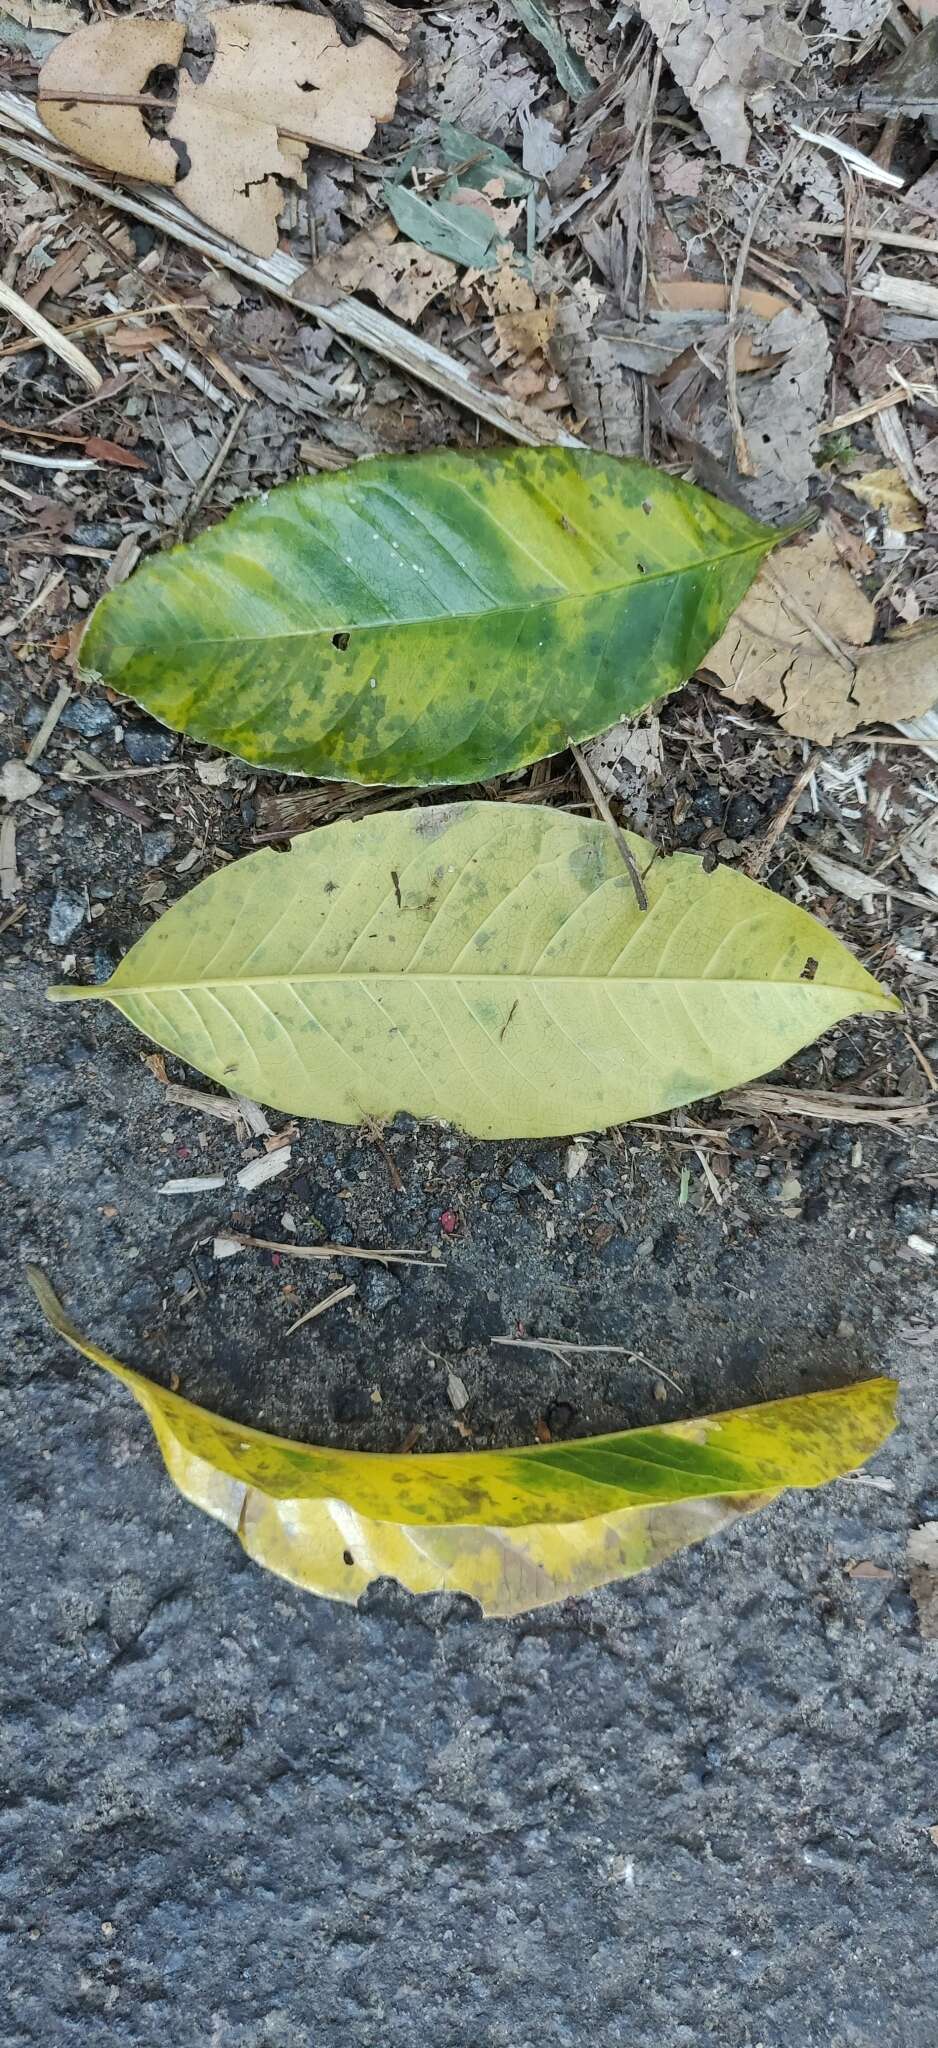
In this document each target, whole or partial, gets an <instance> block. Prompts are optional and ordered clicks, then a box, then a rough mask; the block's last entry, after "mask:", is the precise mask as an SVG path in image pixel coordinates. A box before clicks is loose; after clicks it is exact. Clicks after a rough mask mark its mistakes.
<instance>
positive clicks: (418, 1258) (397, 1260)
mask: <svg viewBox="0 0 938 2048" xmlns="http://www.w3.org/2000/svg"><path fill="white" fill-rule="evenodd" d="M221 1234H222V1236H224V1237H227V1238H228V1239H229V1240H230V1242H231V1243H232V1244H243V1245H247V1246H248V1247H249V1248H250V1250H251V1251H257V1252H282V1253H283V1255H284V1257H286V1258H290V1259H375V1260H377V1262H378V1264H379V1265H385V1266H439V1265H442V1260H441V1258H440V1254H439V1252H409V1251H401V1250H399V1249H390V1250H388V1251H371V1250H366V1249H365V1247H364V1246H362V1245H360V1244H278V1243H277V1241H276V1239H275V1238H271V1237H248V1236H246V1234H245V1232H244V1231H242V1230H225V1231H223V1232H222V1233H221Z"/></svg>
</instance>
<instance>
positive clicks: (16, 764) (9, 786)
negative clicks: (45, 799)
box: [0, 761, 42, 804]
mask: <svg viewBox="0 0 938 2048" xmlns="http://www.w3.org/2000/svg"><path fill="white" fill-rule="evenodd" d="M41 788H42V776H41V775H37V774H36V770H35V768H27V766H26V763H25V761H4V764H3V767H2V768H0V796H5V797H6V800H7V803H8V804H18V803H22V801H23V799H24V797H27V796H35V794H36V791H37V789H41Z"/></svg>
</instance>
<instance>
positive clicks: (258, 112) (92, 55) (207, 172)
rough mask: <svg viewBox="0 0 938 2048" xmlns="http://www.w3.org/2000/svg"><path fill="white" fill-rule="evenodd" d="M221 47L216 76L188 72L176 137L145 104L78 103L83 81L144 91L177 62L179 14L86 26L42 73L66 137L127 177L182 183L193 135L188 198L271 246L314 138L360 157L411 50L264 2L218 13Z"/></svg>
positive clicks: (239, 235) (266, 252)
mask: <svg viewBox="0 0 938 2048" xmlns="http://www.w3.org/2000/svg"><path fill="white" fill-rule="evenodd" d="M207 21H208V24H209V26H210V27H211V28H212V29H213V30H214V33H215V54H214V57H213V59H212V62H211V65H210V67H209V70H208V72H207V73H206V75H205V78H204V79H203V80H202V81H201V82H200V83H196V81H195V80H194V79H192V78H191V77H190V76H189V73H188V72H186V71H180V72H179V77H178V88H177V99H176V104H175V107H174V108H173V109H172V110H171V112H170V114H169V118H168V123H167V128H168V134H167V137H166V138H165V139H155V138H153V137H151V136H149V135H148V134H147V132H146V129H145V127H144V123H143V113H142V110H141V109H140V108H139V107H115V106H114V105H113V104H107V105H103V106H100V105H99V106H94V105H89V104H85V105H77V106H76V105H71V106H70V105H69V104H67V102H66V101H65V100H64V97H59V98H58V99H56V98H54V97H52V95H60V96H64V95H65V94H66V93H67V91H68V89H69V88H71V89H72V90H73V91H76V90H80V91H82V92H93V91H99V92H100V91H103V90H107V91H109V92H126V93H128V94H133V93H139V92H141V91H142V89H143V85H144V81H145V79H146V77H147V75H148V73H149V72H150V71H151V70H152V69H153V67H154V66H155V65H157V64H169V65H172V66H177V65H178V63H179V59H180V57H181V54H182V47H183V41H184V37H185V30H184V28H183V27H182V26H180V25H178V24H175V23H172V22H150V21H144V20H140V19H137V20H120V19H114V20H110V21H105V22H97V23H95V24H94V25H93V26H92V27H89V28H83V29H79V30H78V32H77V33H76V34H75V35H74V36H70V37H69V38H68V40H67V41H66V42H64V43H62V44H60V46H59V48H58V49H57V50H54V51H53V53H52V56H51V57H50V58H49V59H48V61H47V63H46V64H45V65H44V66H43V69H42V72H41V74H40V109H39V110H40V113H41V114H42V118H43V120H44V121H45V123H46V126H47V127H48V128H50V129H51V131H52V133H53V134H54V135H56V136H58V138H59V140H60V141H61V142H64V143H66V144H67V145H68V147H69V148H71V149H75V150H77V151H78V152H79V154H80V155H82V156H90V157H92V158H93V159H94V161H95V162H97V163H102V164H105V165H106V166H107V168H108V169H109V170H112V171H118V172H120V173H121V174H122V175H124V176H125V177H134V178H145V179H148V180H149V181H150V182H151V183H156V184H162V185H170V184H174V182H175V181H176V176H177V171H178V166H179V156H178V153H177V150H176V149H175V148H174V147H173V144H174V143H176V144H180V145H182V147H183V149H184V151H185V157H184V161H186V162H187V166H188V167H187V169H186V171H185V174H184V176H182V177H180V178H179V180H178V183H175V190H176V194H177V196H178V197H179V198H180V199H182V200H183V201H184V202H185V204H186V205H187V206H188V207H189V208H190V210H191V211H192V212H193V213H194V214H196V215H197V216H198V218H199V219H200V220H204V221H207V222H208V224H209V226H210V227H214V228H217V229H219V230H220V232H221V233H222V234H226V235H230V236H232V238H233V239H234V240H235V241H238V242H241V243H243V244H244V245H245V247H247V248H249V249H253V250H254V251H255V253H256V254H257V255H259V256H271V255H273V252H274V250H275V249H276V246H277V217H278V215H279V213H280V210H281V207H282V205H283V189H282V182H281V181H282V180H283V179H285V178H288V179H292V180H293V181H294V182H295V183H296V184H299V185H302V183H303V181H304V177H303V163H304V159H305V155H306V150H307V148H308V147H309V146H310V145H311V144H318V145H320V146H321V147H322V148H325V149H333V150H338V151H343V152H345V153H347V154H351V155H358V154H361V153H362V152H363V151H364V150H366V149H367V148H368V146H369V144H370V142H371V140H372V137H373V135H374V132H375V127H376V125H377V123H378V122H379V121H387V120H389V119H390V117H391V115H392V114H393V112H394V107H395V103H396V99H397V90H398V86H399V84H400V78H401V72H402V68H403V61H402V59H401V57H400V56H399V55H398V53H397V52H396V51H394V50H391V49H389V47H388V45H387V44H386V43H383V42H380V41H379V40H378V38H377V37H376V36H363V37H362V38H361V39H360V40H359V41H358V42H357V43H355V44H353V45H352V46H351V47H348V46H346V44H344V43H343V42H342V41H341V39H340V37H339V33H338V30H337V29H336V27H335V26H334V24H333V23H332V22H331V21H328V20H326V19H324V18H323V17H322V16H320V15H313V14H299V13H296V12H294V11H293V10H292V9H286V8H283V9H281V8H271V7H264V6H244V7H226V8H222V9H220V10H218V11H216V12H215V13H212V14H209V15H208V16H207Z"/></svg>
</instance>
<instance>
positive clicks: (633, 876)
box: [567, 740, 648, 910]
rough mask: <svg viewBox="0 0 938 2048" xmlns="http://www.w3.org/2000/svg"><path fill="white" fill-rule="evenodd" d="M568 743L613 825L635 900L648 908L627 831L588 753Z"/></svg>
mask: <svg viewBox="0 0 938 2048" xmlns="http://www.w3.org/2000/svg"><path fill="white" fill-rule="evenodd" d="M567 744H568V746H569V748H570V752H571V754H572V755H573V758H574V760H575V762H576V765H577V767H578V768H579V771H580V774H581V775H582V777H583V780H584V782H585V784H586V787H587V789H588V790H589V793H590V796H591V797H592V800H593V803H594V805H595V807H596V809H597V811H598V812H599V815H600V817H601V818H604V819H605V822H606V824H607V825H611V826H612V829H613V832H614V833H615V836H616V845H617V847H618V849H619V852H620V853H621V855H622V858H623V860H624V862H625V865H626V867H627V868H628V871H629V880H630V882H631V884H632V888H633V889H634V891H635V901H636V903H637V904H638V907H639V910H647V909H648V896H647V894H646V891H645V884H644V882H643V881H642V878H641V875H640V874H639V872H638V863H637V861H636V859H635V855H634V853H633V852H632V849H631V847H630V845H629V842H628V840H627V838H626V836H625V833H624V832H623V830H622V827H621V825H617V824H616V821H615V819H614V817H613V815H612V812H611V810H610V808H609V802H608V799H607V797H606V795H605V792H604V791H603V789H602V788H601V786H600V784H599V783H598V782H597V780H596V777H595V775H594V774H593V771H592V768H591V767H590V764H589V762H588V760H587V758H586V755H585V754H584V752H583V750H582V747H578V746H577V743H576V741H575V740H569V741H568V742H567Z"/></svg>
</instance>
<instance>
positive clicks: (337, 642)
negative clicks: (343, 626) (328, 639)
mask: <svg viewBox="0 0 938 2048" xmlns="http://www.w3.org/2000/svg"><path fill="white" fill-rule="evenodd" d="M348 643H349V636H348V634H347V633H333V635H332V645H333V647H337V648H338V650H339V653H340V654H344V653H345V650H346V648H347V646H348Z"/></svg>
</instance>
